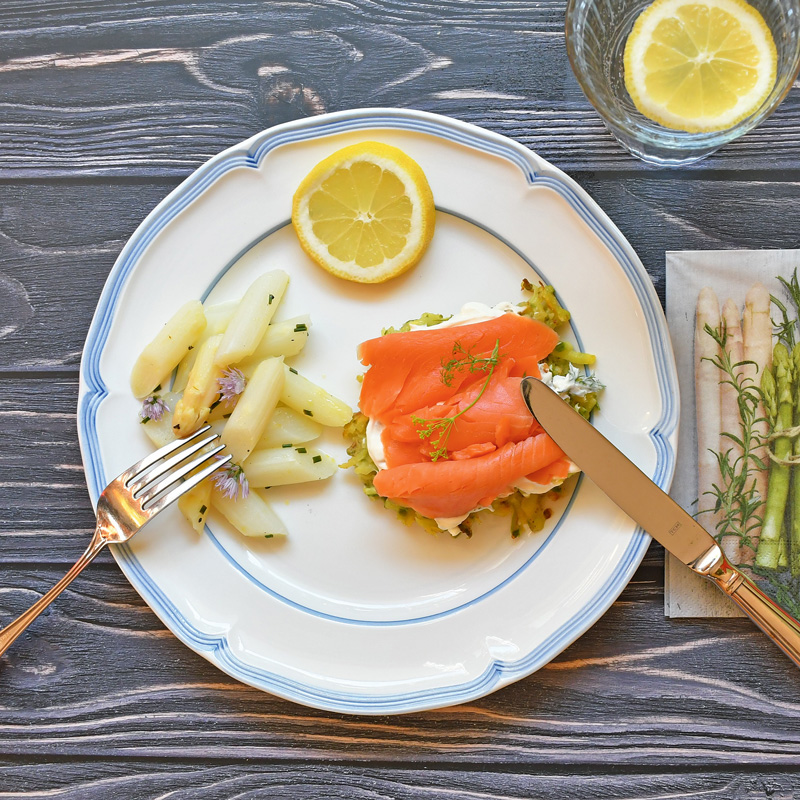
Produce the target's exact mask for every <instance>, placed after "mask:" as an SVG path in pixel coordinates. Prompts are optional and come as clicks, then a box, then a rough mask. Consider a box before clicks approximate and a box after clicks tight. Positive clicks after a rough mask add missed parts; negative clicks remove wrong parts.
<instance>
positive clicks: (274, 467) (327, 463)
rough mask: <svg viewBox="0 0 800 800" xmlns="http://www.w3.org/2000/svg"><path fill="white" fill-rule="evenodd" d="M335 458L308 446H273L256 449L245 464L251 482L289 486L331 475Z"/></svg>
mask: <svg viewBox="0 0 800 800" xmlns="http://www.w3.org/2000/svg"><path fill="white" fill-rule="evenodd" d="M336 468H337V467H336V460H335V459H334V458H331V456H329V455H328V454H327V453H321V452H320V451H319V450H314V449H313V448H307V447H272V448H268V449H266V450H256V451H255V452H253V454H252V455H251V456H250V458H248V459H247V461H245V462H244V463H243V464H242V469H243V470H244V474H245V476H246V477H247V481H248V483H249V484H250V485H251V486H286V485H288V484H292V483H306V482H308V481H321V480H325V479H326V478H330V477H331V475H333V474H334V473H335V472H336Z"/></svg>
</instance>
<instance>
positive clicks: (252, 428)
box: [221, 357, 283, 464]
mask: <svg viewBox="0 0 800 800" xmlns="http://www.w3.org/2000/svg"><path fill="white" fill-rule="evenodd" d="M281 389H283V358H282V357H281V358H268V359H267V360H266V361H262V362H261V363H260V364H259V365H258V367H256V370H255V372H254V373H253V377H252V378H250V380H249V381H247V386H245V390H244V392H242V394H241V396H240V397H239V400H238V402H237V403H236V406H235V407H234V409H233V412H232V413H231V416H230V418H229V419H228V423H227V425H225V428H224V430H223V431H222V437H221V441H222V443H223V444H225V445H227V446H228V449H227V451H226V452H228V453H230V454H231V455H232V456H233V461H234V463H235V464H241V463H242V462H243V461H244V460H245V459H246V458H247V456H249V455H250V453H251V452H252V451H253V449H254V448H255V446H256V443H257V442H258V440H259V439H260V438H261V435H262V434H263V433H264V429H265V428H266V427H267V423H268V422H269V418H270V417H271V416H272V412H273V411H274V410H275V406H276V405H277V404H278V398H279V397H280V394H281Z"/></svg>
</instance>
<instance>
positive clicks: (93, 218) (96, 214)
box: [0, 173, 800, 372]
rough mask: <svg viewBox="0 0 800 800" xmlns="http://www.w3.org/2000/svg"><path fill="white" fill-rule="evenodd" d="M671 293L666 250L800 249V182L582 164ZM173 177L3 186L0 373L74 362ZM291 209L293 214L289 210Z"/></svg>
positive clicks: (590, 186)
mask: <svg viewBox="0 0 800 800" xmlns="http://www.w3.org/2000/svg"><path fill="white" fill-rule="evenodd" d="M575 177H576V178H577V179H578V181H579V182H580V183H581V184H582V185H583V186H584V187H585V188H586V189H587V190H588V191H589V193H590V194H592V195H593V196H594V197H595V198H596V199H597V201H598V203H599V204H600V205H601V206H602V207H603V208H604V209H605V211H606V212H607V213H608V215H609V216H610V217H611V219H612V220H613V221H614V222H615V223H616V224H617V225H618V227H619V228H620V229H621V230H622V232H623V233H624V234H625V235H626V236H627V237H628V238H629V240H630V241H631V243H632V244H633V246H634V248H635V249H636V250H637V251H638V253H639V255H640V257H641V258H642V261H643V263H644V265H645V267H646V268H647V270H648V272H649V274H650V275H651V277H652V278H653V281H654V283H655V285H656V288H657V290H658V292H659V295H660V296H661V298H662V300H663V297H664V251H665V250H680V249H708V248H731V247H742V248H759V247H768V248H769V247H776V248H780V247H784V248H792V247H798V246H800V233H798V231H797V230H796V229H795V228H794V227H793V226H791V225H786V223H785V221H786V219H790V218H793V217H796V216H797V215H798V214H800V183H798V182H796V181H791V180H787V181H781V182H775V183H770V182H768V181H766V180H764V179H763V176H762V180H753V181H743V180H742V181H740V180H735V179H730V178H727V179H724V180H706V179H703V180H691V181H676V180H673V179H672V178H671V177H670V176H669V175H666V176H665V175H664V174H661V173H659V174H655V175H654V176H653V177H648V178H645V177H638V178H628V179H623V178H619V177H616V178H610V179H607V178H603V177H597V176H596V175H595V174H593V173H576V174H575ZM173 187H174V182H161V181H156V182H149V181H148V182H139V181H125V180H115V181H109V182H108V183H106V182H96V181H69V182H56V183H50V182H44V183H33V184H17V183H12V184H2V183H0V207H2V209H3V211H2V215H0V308H2V309H3V311H2V316H1V317H0V372H2V371H4V370H5V371H14V372H16V371H22V370H33V371H43V370H53V369H55V370H64V369H67V370H76V369H77V364H78V361H79V358H80V351H81V348H82V346H83V341H84V339H85V336H86V330H87V328H88V326H89V320H90V319H91V316H92V314H93V313H94V308H95V306H96V304H97V299H98V297H99V294H100V291H101V289H102V286H103V283H104V281H105V277H106V275H107V274H108V271H109V269H110V268H111V266H112V264H113V263H114V260H115V258H116V256H117V254H118V253H119V251H120V250H121V249H122V246H123V245H124V243H125V241H126V240H127V239H128V237H129V236H130V235H131V234H132V233H133V231H134V230H135V228H136V226H137V225H138V223H139V222H140V221H141V220H142V219H143V218H144V217H145V216H146V215H147V213H148V212H149V211H150V210H151V208H152V207H153V206H154V205H156V204H157V203H158V202H159V200H161V199H162V198H163V197H164V195H166V194H167V193H168V192H169V191H170V189H172V188H173ZM287 213H288V212H287Z"/></svg>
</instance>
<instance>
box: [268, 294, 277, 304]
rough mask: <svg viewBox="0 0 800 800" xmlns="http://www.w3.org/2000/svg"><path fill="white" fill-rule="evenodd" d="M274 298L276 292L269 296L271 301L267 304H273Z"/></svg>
mask: <svg viewBox="0 0 800 800" xmlns="http://www.w3.org/2000/svg"><path fill="white" fill-rule="evenodd" d="M274 299H275V295H274V294H271V295H270V296H269V303H267V305H270V306H271V305H272V301H273V300H274Z"/></svg>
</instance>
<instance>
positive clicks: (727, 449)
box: [717, 298, 744, 564]
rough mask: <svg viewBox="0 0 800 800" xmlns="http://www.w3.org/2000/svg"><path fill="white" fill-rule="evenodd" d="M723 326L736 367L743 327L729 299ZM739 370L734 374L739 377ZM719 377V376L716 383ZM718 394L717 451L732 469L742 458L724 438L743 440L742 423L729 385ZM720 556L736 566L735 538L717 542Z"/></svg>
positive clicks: (738, 556) (741, 351)
mask: <svg viewBox="0 0 800 800" xmlns="http://www.w3.org/2000/svg"><path fill="white" fill-rule="evenodd" d="M722 325H723V327H724V329H725V331H726V339H725V349H726V350H727V352H728V353H729V354H730V360H731V364H738V363H740V362H741V361H742V359H743V358H744V346H743V342H742V325H741V320H740V318H739V306H737V305H736V303H734V302H733V300H731V299H730V298H728V300H726V301H725V305H724V306H723V307H722ZM741 371H742V368H741V367H739V368H737V369H735V370H734V373H735V374H736V375H737V377H739V378H740V377H741ZM721 377H722V376H721V375H718V376H717V380H719V379H720V378H721ZM719 391H720V437H719V444H718V446H717V447H718V450H719V452H720V453H728V460H729V463H730V464H731V465H734V464H735V463H736V462H737V461H738V460H739V459H741V457H742V448H741V447H740V446H739V444H737V443H736V442H735V441H733V439H731V438H729V437H728V436H725V435H724V434H726V433H730V434H732V435H733V436H735V437H736V438H737V439H739V440H741V438H742V419H741V416H740V415H739V402H738V392H737V391H736V388H735V387H734V386H731V385H730V383H728V381H723V382H722V384H721V385H720V387H719ZM720 545H721V547H722V550H723V552H724V553H725V556H726V557H727V558H728V560H729V561H730V562H731V563H732V564H739V563H740V561H741V557H742V550H741V541H740V540H739V537H738V536H736V535H732V534H728V535H726V536H723V537H722V540H721V542H720Z"/></svg>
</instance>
